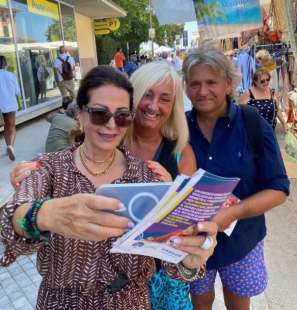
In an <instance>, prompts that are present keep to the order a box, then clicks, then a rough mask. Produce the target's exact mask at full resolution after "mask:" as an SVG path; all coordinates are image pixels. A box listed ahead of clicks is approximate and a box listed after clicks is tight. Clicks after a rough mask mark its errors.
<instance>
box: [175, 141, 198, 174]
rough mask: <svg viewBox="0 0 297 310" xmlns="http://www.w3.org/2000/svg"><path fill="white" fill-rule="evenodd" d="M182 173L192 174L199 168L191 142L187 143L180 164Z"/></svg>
mask: <svg viewBox="0 0 297 310" xmlns="http://www.w3.org/2000/svg"><path fill="white" fill-rule="evenodd" d="M178 170H179V172H180V173H182V174H185V175H188V176H191V175H193V173H194V172H195V171H196V170H197V165H196V157H195V154H194V151H193V149H192V147H191V145H190V144H187V145H186V146H185V147H184V149H183V151H182V153H181V159H180V162H179V165H178Z"/></svg>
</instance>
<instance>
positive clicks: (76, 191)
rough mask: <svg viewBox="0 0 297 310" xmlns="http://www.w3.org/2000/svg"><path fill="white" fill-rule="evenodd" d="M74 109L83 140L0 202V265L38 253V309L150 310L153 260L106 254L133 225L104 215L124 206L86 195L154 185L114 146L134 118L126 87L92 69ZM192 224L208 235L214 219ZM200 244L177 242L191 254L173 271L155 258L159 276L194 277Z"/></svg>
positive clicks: (205, 253) (53, 156)
mask: <svg viewBox="0 0 297 310" xmlns="http://www.w3.org/2000/svg"><path fill="white" fill-rule="evenodd" d="M77 104H78V119H79V122H80V125H81V126H82V128H83V130H84V140H83V142H82V143H80V144H76V145H74V146H71V147H70V148H67V149H66V150H64V151H61V152H54V153H49V154H44V155H41V156H40V157H39V162H40V165H41V167H40V169H38V170H34V171H33V172H32V173H31V174H30V176H28V177H27V178H26V179H25V180H24V181H23V182H22V183H21V185H20V186H19V187H18V189H17V191H16V193H15V195H14V196H13V198H12V199H11V201H10V202H9V203H8V204H7V205H6V206H5V208H4V210H3V216H2V220H1V222H0V225H1V233H0V237H1V241H2V242H3V244H4V245H5V253H4V256H3V257H2V259H1V260H0V264H1V265H3V266H7V265H9V264H10V263H12V262H14V261H15V259H16V257H17V256H19V255H26V254H31V253H32V252H34V251H38V253H37V268H38V271H39V273H40V274H41V276H42V282H41V285H40V289H39V294H38V300H37V306H36V309H55V310H58V309H69V310H70V309H71V310H78V309H84V310H88V309H90V310H91V309H92V310H93V309H129V310H133V309H135V310H136V309H137V310H139V309H144V310H146V309H150V302H149V296H148V286H147V282H148V280H149V278H150V277H151V275H152V274H153V272H154V270H155V263H154V259H152V258H150V257H145V256H137V255H123V254H111V253H110V248H111V247H112V244H113V243H114V242H115V240H116V238H117V237H118V236H120V235H122V234H123V233H124V232H125V231H126V230H127V229H128V228H129V227H130V228H131V227H132V226H133V224H132V223H130V222H129V220H128V219H127V218H124V217H121V216H118V215H116V214H114V213H112V212H110V211H117V210H121V209H123V208H124V206H123V205H122V204H121V203H120V202H119V201H117V200H115V199H112V198H107V197H103V196H95V195H94V191H95V189H96V188H97V187H98V186H100V185H102V184H108V183H137V182H150V181H156V179H155V177H154V175H153V173H152V172H151V170H150V169H149V168H148V167H147V166H146V164H145V163H144V162H143V161H140V160H138V159H136V158H134V157H133V156H132V155H131V154H130V153H129V152H128V151H127V150H126V149H125V148H123V147H118V146H119V144H120V142H121V141H122V139H123V137H124V135H125V133H126V130H127V128H128V126H129V125H130V124H131V122H132V121H133V114H134V113H133V88H132V85H131V84H130V82H129V81H128V80H127V79H126V78H125V76H124V75H123V74H122V73H120V72H119V71H118V70H116V69H114V68H112V67H109V66H99V67H96V68H94V69H92V70H91V71H90V72H89V73H88V74H87V75H86V76H85V78H84V79H83V80H82V81H81V85H80V88H79V91H78V95H77ZM199 224H200V225H199V227H198V228H199V230H200V231H203V232H207V233H208V234H209V235H211V236H212V237H215V235H216V228H217V227H216V225H215V224H214V223H208V222H203V223H199ZM201 224H202V225H201ZM201 226H202V227H201ZM205 238H206V237H205V236H204V235H200V236H192V237H183V238H180V240H179V242H178V244H175V246H176V247H177V248H179V249H181V250H184V251H186V252H187V253H189V255H187V256H186V258H185V259H184V260H183V261H182V263H181V264H179V265H173V264H169V263H166V262H162V267H163V268H164V270H165V271H166V272H167V273H168V274H169V275H171V276H172V277H174V278H177V279H181V280H183V281H191V280H193V279H194V278H197V277H198V275H199V271H200V268H201V267H202V264H203V263H204V262H205V261H206V260H207V258H208V257H209V256H210V255H211V254H212V252H213V248H214V245H215V241H214V244H213V246H212V247H211V248H210V249H208V250H203V249H202V248H200V245H201V244H202V243H203V242H204V241H205ZM214 239H215V238H214Z"/></svg>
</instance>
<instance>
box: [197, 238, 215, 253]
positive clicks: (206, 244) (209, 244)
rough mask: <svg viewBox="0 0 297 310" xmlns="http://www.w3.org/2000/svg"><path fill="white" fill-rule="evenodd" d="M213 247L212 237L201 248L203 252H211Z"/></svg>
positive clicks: (206, 239)
mask: <svg viewBox="0 0 297 310" xmlns="http://www.w3.org/2000/svg"><path fill="white" fill-rule="evenodd" d="M212 245H213V239H212V237H210V236H207V237H206V238H205V240H204V242H203V243H202V244H201V245H200V248H201V249H203V250H209V249H210V248H211V246H212Z"/></svg>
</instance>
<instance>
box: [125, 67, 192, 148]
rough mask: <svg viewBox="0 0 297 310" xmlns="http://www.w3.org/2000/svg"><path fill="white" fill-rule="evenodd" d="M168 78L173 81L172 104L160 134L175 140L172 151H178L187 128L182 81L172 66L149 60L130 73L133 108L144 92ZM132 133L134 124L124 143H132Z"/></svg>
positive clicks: (184, 138)
mask: <svg viewBox="0 0 297 310" xmlns="http://www.w3.org/2000/svg"><path fill="white" fill-rule="evenodd" d="M168 78H169V79H170V80H171V81H172V83H173V92H174V93H173V95H174V104H173V109H172V113H171V115H170V117H169V119H168V120H167V122H166V123H165V125H164V126H163V128H161V135H162V136H163V137H165V138H167V139H168V140H171V141H175V140H176V146H175V149H174V153H180V152H182V150H183V149H184V147H185V145H186V144H187V142H188V138H189V130H188V125H187V120H186V116H185V112H184V102H183V86H182V81H181V78H180V77H179V75H178V74H177V72H176V71H175V69H174V68H173V67H172V66H170V65H169V64H166V63H162V62H151V63H148V64H145V65H143V66H141V67H140V68H139V69H137V70H136V71H135V72H134V73H133V74H132V76H131V78H130V81H131V83H132V85H133V88H134V108H135V111H136V110H137V108H138V105H139V103H140V101H141V99H142V98H143V96H144V95H145V93H146V92H148V91H149V90H150V89H151V88H152V87H153V86H154V85H157V84H160V83H162V82H163V81H165V80H166V79H168ZM133 134H134V124H132V126H130V127H129V128H128V130H127V134H126V137H125V141H124V143H125V144H128V145H131V144H133Z"/></svg>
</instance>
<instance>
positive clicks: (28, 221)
mask: <svg viewBox="0 0 297 310" xmlns="http://www.w3.org/2000/svg"><path fill="white" fill-rule="evenodd" d="M48 199H49V198H44V199H36V200H35V201H34V202H33V203H32V205H31V208H30V209H29V210H28V212H27V213H26V215H25V217H24V218H22V219H19V220H17V224H18V225H19V227H20V228H21V229H22V231H23V232H24V235H25V237H26V238H30V239H32V240H34V241H48V240H49V237H50V232H48V231H46V232H41V231H40V230H39V229H38V227H37V223H36V221H37V213H38V211H39V210H40V208H41V206H42V204H43V203H44V202H45V201H46V200H48Z"/></svg>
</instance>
